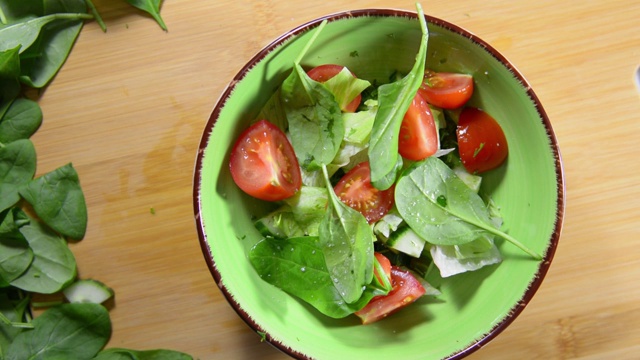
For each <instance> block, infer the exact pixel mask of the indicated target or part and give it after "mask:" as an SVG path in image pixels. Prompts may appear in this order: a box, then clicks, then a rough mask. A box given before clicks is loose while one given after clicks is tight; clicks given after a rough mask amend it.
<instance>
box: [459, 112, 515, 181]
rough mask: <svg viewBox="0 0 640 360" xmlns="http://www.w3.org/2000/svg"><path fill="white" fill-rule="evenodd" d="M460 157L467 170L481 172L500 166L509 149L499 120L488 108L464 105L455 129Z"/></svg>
mask: <svg viewBox="0 0 640 360" xmlns="http://www.w3.org/2000/svg"><path fill="white" fill-rule="evenodd" d="M456 136H457V138H458V150H459V153H460V160H461V161H462V164H463V165H464V167H465V169H466V170H467V171H468V172H470V173H472V174H473V173H482V172H485V171H489V170H492V169H495V168H497V167H498V166H500V165H501V164H502V163H503V162H504V161H505V159H506V158H507V155H508V153H509V149H508V145H507V138H506V136H505V134H504V132H503V131H502V127H500V124H498V122H497V121H496V120H495V119H494V118H493V117H492V116H491V115H489V114H488V113H487V112H485V111H482V110H480V109H478V108H473V107H466V108H464V109H463V110H462V112H461V113H460V117H459V119H458V126H457V129H456Z"/></svg>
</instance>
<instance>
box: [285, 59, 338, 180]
mask: <svg viewBox="0 0 640 360" xmlns="http://www.w3.org/2000/svg"><path fill="white" fill-rule="evenodd" d="M281 96H282V103H283V105H284V109H285V112H286V114H287V120H288V122H289V133H290V136H291V144H292V145H293V148H294V150H295V152H296V155H297V157H298V161H299V163H300V165H301V166H302V167H304V168H307V169H317V168H319V167H320V166H321V165H323V164H324V165H326V164H330V163H331V161H332V160H333V158H334V157H335V156H336V154H337V153H338V150H340V144H341V143H342V138H343V136H344V125H343V124H342V111H341V110H340V106H339V105H338V103H337V102H336V100H335V98H334V96H333V94H331V92H330V91H329V90H327V88H326V87H324V86H323V85H322V84H321V83H319V82H317V81H313V80H312V79H311V78H309V76H308V75H307V74H306V73H305V71H304V70H303V69H302V67H301V66H300V65H299V64H295V65H294V68H293V71H292V72H291V74H290V75H289V77H287V78H286V79H285V81H284V82H283V83H282V89H281Z"/></svg>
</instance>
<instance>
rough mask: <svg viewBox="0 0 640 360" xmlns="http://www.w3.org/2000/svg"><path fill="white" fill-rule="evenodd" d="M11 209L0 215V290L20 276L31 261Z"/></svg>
mask: <svg viewBox="0 0 640 360" xmlns="http://www.w3.org/2000/svg"><path fill="white" fill-rule="evenodd" d="M16 213H17V212H16V211H14V210H13V209H9V210H7V211H4V212H1V213H0V288H2V287H6V286H8V285H9V284H10V283H11V281H13V280H15V279H17V278H18V277H19V276H20V275H22V274H23V273H24V272H25V271H26V270H27V268H28V267H29V265H30V264H31V261H32V260H33V251H32V250H31V248H30V247H29V243H28V242H27V240H26V239H25V238H24V236H23V235H22V233H21V232H20V231H19V227H18V224H19V220H18V219H16V218H15V217H16V216H17V214H16Z"/></svg>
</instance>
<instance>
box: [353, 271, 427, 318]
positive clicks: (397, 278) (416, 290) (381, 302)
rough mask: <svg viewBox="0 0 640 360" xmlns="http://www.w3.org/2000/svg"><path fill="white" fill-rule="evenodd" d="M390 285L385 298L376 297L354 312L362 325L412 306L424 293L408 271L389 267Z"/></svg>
mask: <svg viewBox="0 0 640 360" xmlns="http://www.w3.org/2000/svg"><path fill="white" fill-rule="evenodd" d="M391 284H392V286H393V288H392V289H391V291H389V294H387V295H385V296H376V297H374V298H373V299H371V301H369V303H368V304H367V305H366V306H365V307H364V308H362V309H361V310H358V311H356V312H355V314H356V316H358V317H359V318H360V320H362V324H364V325H366V324H371V323H373V322H375V321H378V320H380V319H383V318H385V317H387V316H389V315H391V314H393V313H395V312H396V311H398V310H400V309H402V308H403V307H405V306H407V305H409V304H412V303H413V302H414V301H416V300H417V299H418V298H420V297H421V296H422V295H424V294H425V293H426V290H425V289H424V287H423V286H422V284H421V283H420V282H419V281H418V279H416V278H415V277H414V276H413V275H412V274H411V273H410V272H409V271H408V270H403V269H401V268H399V267H397V266H391Z"/></svg>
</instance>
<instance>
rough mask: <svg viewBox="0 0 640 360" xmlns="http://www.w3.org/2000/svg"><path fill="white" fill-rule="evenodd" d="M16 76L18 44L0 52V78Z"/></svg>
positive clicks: (18, 55) (18, 60) (18, 65)
mask: <svg viewBox="0 0 640 360" xmlns="http://www.w3.org/2000/svg"><path fill="white" fill-rule="evenodd" d="M18 76H20V46H19V45H18V46H16V47H15V48H13V49H7V50H5V51H1V52H0V79H15V78H17V77H18ZM0 133H1V132H0Z"/></svg>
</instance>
